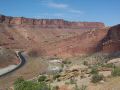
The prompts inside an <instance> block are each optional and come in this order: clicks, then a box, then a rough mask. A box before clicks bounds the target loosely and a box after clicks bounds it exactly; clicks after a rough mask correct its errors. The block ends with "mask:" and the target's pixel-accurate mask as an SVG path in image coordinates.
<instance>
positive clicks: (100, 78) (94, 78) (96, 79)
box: [91, 74, 104, 83]
mask: <svg viewBox="0 0 120 90" xmlns="http://www.w3.org/2000/svg"><path fill="white" fill-rule="evenodd" d="M103 79H104V76H103V75H99V74H94V75H93V76H92V80H91V81H92V82H93V83H97V82H99V81H101V80H103Z"/></svg>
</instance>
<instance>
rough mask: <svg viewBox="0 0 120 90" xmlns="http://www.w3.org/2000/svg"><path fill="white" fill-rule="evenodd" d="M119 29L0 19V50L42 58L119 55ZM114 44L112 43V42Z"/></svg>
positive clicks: (56, 21)
mask: <svg viewBox="0 0 120 90" xmlns="http://www.w3.org/2000/svg"><path fill="white" fill-rule="evenodd" d="M119 33H120V25H118V26H115V27H111V28H105V26H104V24H103V23H99V22H68V21H64V20H62V19H52V20H51V19H50V20H49V19H30V18H23V17H7V16H4V15H1V16H0V38H1V39H0V46H1V47H5V48H10V49H23V50H27V51H30V52H32V53H38V55H41V56H58V57H71V56H77V55H81V54H89V53H95V52H98V51H103V52H107V53H110V52H113V51H120V42H119V40H120V34H119ZM111 41H112V42H111Z"/></svg>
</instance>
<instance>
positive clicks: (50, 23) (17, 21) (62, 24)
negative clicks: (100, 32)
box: [0, 15, 105, 29]
mask: <svg viewBox="0 0 120 90" xmlns="http://www.w3.org/2000/svg"><path fill="white" fill-rule="evenodd" d="M0 23H5V24H14V25H34V26H35V25H36V26H40V27H49V28H50V27H56V28H89V29H93V28H97V29H99V28H104V27H105V26H104V24H103V23H101V22H69V21H64V20H63V19H31V18H24V17H10V16H4V15H0Z"/></svg>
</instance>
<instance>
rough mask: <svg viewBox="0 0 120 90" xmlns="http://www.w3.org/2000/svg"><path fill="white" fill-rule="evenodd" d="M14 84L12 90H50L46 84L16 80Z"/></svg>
mask: <svg viewBox="0 0 120 90" xmlns="http://www.w3.org/2000/svg"><path fill="white" fill-rule="evenodd" d="M17 81H18V82H17V83H16V82H15V83H14V90H50V89H49V87H48V85H47V84H46V83H43V82H42V83H39V82H32V81H25V80H24V81H22V80H20V82H19V80H17Z"/></svg>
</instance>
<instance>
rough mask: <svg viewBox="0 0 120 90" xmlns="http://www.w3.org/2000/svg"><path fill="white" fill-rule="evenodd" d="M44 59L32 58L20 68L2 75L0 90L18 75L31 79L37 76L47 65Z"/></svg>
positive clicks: (11, 82)
mask: <svg viewBox="0 0 120 90" xmlns="http://www.w3.org/2000/svg"><path fill="white" fill-rule="evenodd" d="M46 66H47V65H46V63H45V61H44V60H42V59H40V58H32V59H28V60H27V61H26V64H25V65H24V66H23V67H21V68H20V69H18V70H16V71H15V72H12V73H10V74H8V75H6V76H4V77H0V90H1V88H2V90H4V89H3V88H5V87H9V86H11V85H12V84H13V82H14V81H15V80H16V79H17V78H18V77H20V76H23V77H24V79H27V80H28V79H31V78H33V77H35V76H38V75H39V74H40V73H42V72H45V71H46V69H47V67H46Z"/></svg>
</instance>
